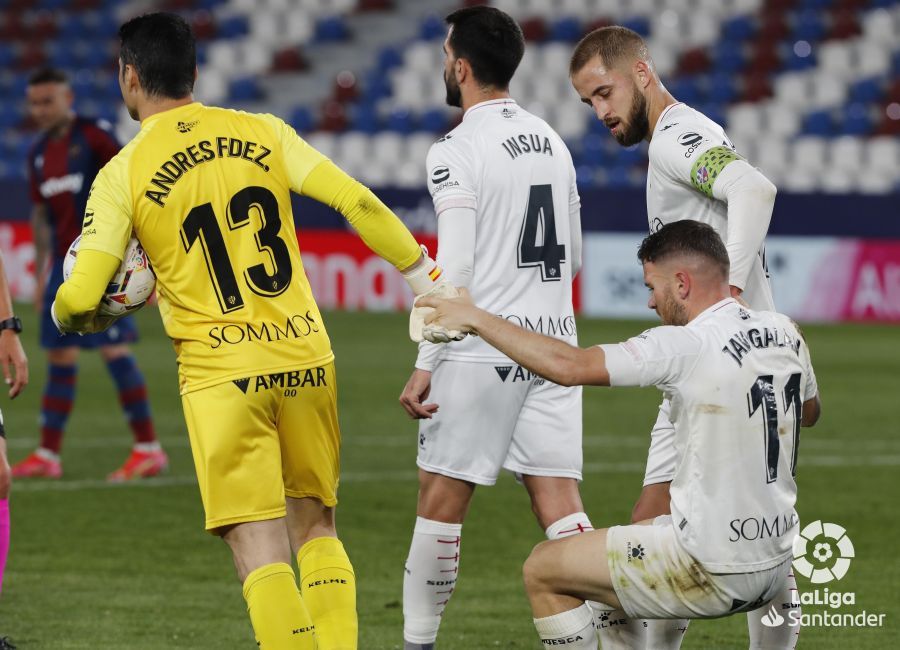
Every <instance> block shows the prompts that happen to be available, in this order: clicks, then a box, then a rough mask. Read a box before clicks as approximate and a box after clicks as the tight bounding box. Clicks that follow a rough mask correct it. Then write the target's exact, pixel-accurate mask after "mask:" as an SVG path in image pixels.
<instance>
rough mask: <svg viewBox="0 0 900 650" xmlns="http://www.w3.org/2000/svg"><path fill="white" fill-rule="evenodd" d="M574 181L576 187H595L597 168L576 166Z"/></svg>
mask: <svg viewBox="0 0 900 650" xmlns="http://www.w3.org/2000/svg"><path fill="white" fill-rule="evenodd" d="M575 179H576V182H577V183H578V187H581V188H585V187H587V188H594V187H597V185H598V183H597V168H596V167H594V166H593V165H578V166H577V167H576V168H575Z"/></svg>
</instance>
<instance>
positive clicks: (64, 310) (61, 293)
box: [52, 249, 121, 334]
mask: <svg viewBox="0 0 900 650" xmlns="http://www.w3.org/2000/svg"><path fill="white" fill-rule="evenodd" d="M119 264H121V260H119V259H118V258H117V257H115V256H114V255H110V254H109V253H103V252H101V251H95V250H90V249H87V250H80V251H79V252H78V257H76V258H75V267H74V268H73V269H72V274H71V275H70V276H69V279H68V280H66V281H65V282H63V283H62V285H61V286H60V287H59V290H58V291H57V292H56V300H55V301H54V303H53V307H52V316H53V322H54V323H55V324H56V327H57V329H58V330H59V331H60V332H81V333H82V334H90V333H93V332H99V331H102V330H104V329H106V328H107V327H109V325H110V324H112V322H113V321H114V320H116V319H114V318H111V317H98V316H97V315H96V312H97V307H98V306H99V305H100V299H101V298H103V293H104V291H106V287H107V285H109V281H110V280H112V278H113V276H114V275H115V274H116V271H117V270H118V268H119Z"/></svg>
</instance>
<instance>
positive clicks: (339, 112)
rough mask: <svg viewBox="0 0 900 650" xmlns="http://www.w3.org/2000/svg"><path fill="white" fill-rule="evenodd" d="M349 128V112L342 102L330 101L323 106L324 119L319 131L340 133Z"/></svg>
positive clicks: (321, 121) (320, 122)
mask: <svg viewBox="0 0 900 650" xmlns="http://www.w3.org/2000/svg"><path fill="white" fill-rule="evenodd" d="M346 128H347V111H346V109H345V108H344V105H343V104H341V103H340V102H337V101H334V100H333V99H332V100H328V101H327V102H325V103H324V104H322V118H321V120H320V121H319V129H321V130H322V131H329V132H332V133H338V132H340V131H343V130H345V129H346Z"/></svg>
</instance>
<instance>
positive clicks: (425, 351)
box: [416, 207, 476, 372]
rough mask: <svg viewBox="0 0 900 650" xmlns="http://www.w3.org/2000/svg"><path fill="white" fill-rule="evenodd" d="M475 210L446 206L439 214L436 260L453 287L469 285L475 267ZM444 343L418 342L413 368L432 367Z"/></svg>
mask: <svg viewBox="0 0 900 650" xmlns="http://www.w3.org/2000/svg"><path fill="white" fill-rule="evenodd" d="M475 214H476V212H475V210H473V209H471V208H462V207H455V208H447V209H445V210H444V211H443V212H441V214H440V216H439V217H438V249H437V263H438V266H440V267H441V268H443V269H444V274H445V276H446V277H447V280H448V281H449V282H450V284H452V285H453V286H455V287H468V286H469V281H470V280H471V279H472V269H473V268H474V267H475ZM444 348H445V345H444V344H439V345H438V344H434V343H428V342H427V341H423V342H422V343H420V344H419V356H418V357H417V358H416V368H419V369H420V370H428V371H429V372H430V371H433V370H434V367H435V365H436V364H437V361H438V357H439V356H440V353H441V351H442V350H443V349H444Z"/></svg>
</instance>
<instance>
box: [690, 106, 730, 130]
mask: <svg viewBox="0 0 900 650" xmlns="http://www.w3.org/2000/svg"><path fill="white" fill-rule="evenodd" d="M696 109H697V110H698V111H700V112H701V113H703V114H704V115H706V117H708V118H709V119H711V120H712V121H713V122H715V123H716V124H718V125H719V126H721V127H722V128H723V129H724V128H727V127H728V124H727V122H728V118H727V117H726V115H725V109H724V108H723V106H722V104H717V103H715V102H710V103H708V104H700V105H699V106H696Z"/></svg>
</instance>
